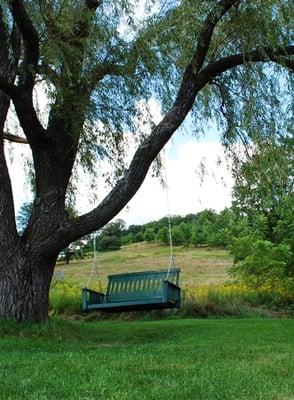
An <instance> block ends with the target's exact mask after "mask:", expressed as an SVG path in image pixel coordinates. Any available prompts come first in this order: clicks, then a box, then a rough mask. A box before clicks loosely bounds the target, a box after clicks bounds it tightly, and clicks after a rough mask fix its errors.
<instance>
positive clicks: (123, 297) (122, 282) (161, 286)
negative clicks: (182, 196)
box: [82, 177, 181, 312]
mask: <svg viewBox="0 0 294 400" xmlns="http://www.w3.org/2000/svg"><path fill="white" fill-rule="evenodd" d="M166 182H167V177H166ZM167 187H168V185H166V188H167ZM166 198H167V207H168V230H169V242H170V260H169V266H168V268H167V269H166V270H159V271H142V272H131V273H126V274H116V275H109V276H108V286H107V290H106V292H105V293H103V292H102V290H101V292H96V291H94V290H91V289H88V285H89V283H90V280H91V278H92V275H93V273H94V271H96V273H97V276H98V281H99V283H100V288H101V281H100V274H99V271H98V268H97V257H96V237H95V235H94V262H93V268H92V270H91V274H90V277H89V279H88V283H87V287H86V288H84V289H82V308H83V310H88V311H89V310H98V311H102V312H123V311H143V310H156V309H163V308H180V306H181V288H180V287H179V275H180V268H177V267H175V265H174V257H173V243H172V230H171V217H170V211H169V198H168V191H167V190H166Z"/></svg>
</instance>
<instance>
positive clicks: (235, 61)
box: [199, 46, 294, 80]
mask: <svg viewBox="0 0 294 400" xmlns="http://www.w3.org/2000/svg"><path fill="white" fill-rule="evenodd" d="M293 55H294V46H287V47H281V48H277V49H272V48H264V49H261V50H254V51H251V52H250V53H245V54H242V53H239V54H234V55H231V56H228V57H224V58H221V59H220V60H217V61H215V62H213V63H211V64H209V65H208V66H207V67H206V68H204V69H203V70H201V71H200V73H199V77H201V78H202V79H205V80H211V79H213V78H215V77H216V76H218V75H220V74H222V73H223V72H225V71H227V70H229V69H232V68H235V67H238V66H239V65H242V64H245V63H248V62H267V61H272V62H276V63H278V64H281V65H285V66H286V67H288V68H289V69H291V70H294V61H293V60H291V59H287V56H293Z"/></svg>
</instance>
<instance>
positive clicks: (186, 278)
mask: <svg viewBox="0 0 294 400" xmlns="http://www.w3.org/2000/svg"><path fill="white" fill-rule="evenodd" d="M174 252H175V255H176V257H175V261H176V265H177V266H179V267H181V271H182V273H181V285H182V286H183V287H193V286H198V285H203V284H206V285H211V284H212V285H215V284H221V283H223V282H225V281H227V279H228V274H227V270H228V268H229V267H231V266H232V263H233V261H232V257H231V256H230V255H229V252H228V251H227V250H222V249H211V248H194V247H179V246H177V247H175V249H174ZM97 261H98V268H99V272H100V274H101V280H102V283H103V285H104V286H106V284H107V275H109V274H117V273H124V272H133V271H145V270H147V271H148V270H157V269H163V268H167V267H168V262H169V247H168V246H159V245H157V244H147V243H136V244H131V245H128V246H124V247H122V249H121V250H118V251H109V252H100V253H98V254H97ZM92 265H93V259H85V260H80V261H75V260H73V261H71V262H70V264H68V265H65V264H61V263H58V264H57V266H56V271H61V270H63V271H64V274H65V279H69V280H74V281H76V282H79V283H80V285H81V286H83V285H85V284H86V282H87V280H88V278H89V275H90V271H91V268H92ZM94 279H95V277H94Z"/></svg>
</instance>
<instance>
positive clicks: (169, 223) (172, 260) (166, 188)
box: [162, 150, 175, 280]
mask: <svg viewBox="0 0 294 400" xmlns="http://www.w3.org/2000/svg"><path fill="white" fill-rule="evenodd" d="M162 152H163V164H164V166H163V167H164V171H165V176H164V181H165V193H166V205H167V219H168V235H169V248H170V256H169V265H168V269H167V274H166V280H168V278H169V275H170V271H171V269H172V268H174V266H175V260H174V251H173V237H172V228H171V213H170V201H169V182H168V177H167V166H166V157H165V150H163V151H162Z"/></svg>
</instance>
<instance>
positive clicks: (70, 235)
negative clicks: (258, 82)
mask: <svg viewBox="0 0 294 400" xmlns="http://www.w3.org/2000/svg"><path fill="white" fill-rule="evenodd" d="M293 52H294V46H289V47H287V48H284V49H278V50H273V49H266V51H253V52H251V53H249V54H247V55H243V54H237V55H233V56H229V57H226V58H224V59H221V60H219V61H217V62H215V63H213V64H211V65H209V66H208V67H206V68H204V69H203V70H202V71H201V72H200V73H199V74H198V76H195V74H194V71H193V67H192V65H191V64H190V65H189V66H188V67H187V69H186V71H185V73H184V76H183V80H182V83H181V86H180V89H179V91H178V96H177V98H176V100H175V102H174V105H173V106H172V108H171V110H170V111H169V112H168V113H167V114H166V116H165V117H164V118H163V120H162V121H161V122H160V123H159V124H158V125H157V126H156V127H155V128H154V129H153V130H152V132H151V134H150V136H149V137H148V138H147V139H146V140H145V141H144V142H143V143H142V144H141V145H140V146H139V148H138V149H137V151H136V153H135V155H134V157H133V160H132V162H131V164H130V167H129V169H128V170H127V171H126V173H125V176H124V177H123V178H122V179H121V180H120V181H119V182H118V184H117V185H116V186H115V187H114V189H112V191H111V192H110V193H109V194H108V195H107V196H106V197H105V198H104V200H103V201H102V202H101V203H100V205H99V206H98V207H97V208H95V209H93V210H92V211H90V212H89V213H87V214H84V215H82V216H80V217H78V218H76V219H75V220H74V221H72V222H71V223H70V226H69V227H68V228H66V230H65V231H66V239H67V241H69V240H70V241H74V240H76V239H77V238H79V237H81V236H83V235H86V234H88V233H89V232H93V231H94V230H97V229H99V228H100V227H102V226H103V225H104V224H106V223H107V222H109V221H110V220H111V219H112V218H113V217H114V216H115V215H116V214H117V213H118V212H119V211H120V210H121V209H122V208H123V207H124V206H125V205H126V204H127V203H128V201H129V200H130V199H131V198H132V197H133V195H134V194H135V193H136V192H137V190H138V189H139V187H140V186H141V184H142V182H143V180H144V178H145V176H146V174H147V172H148V169H149V167H150V165H151V163H152V162H153V160H154V159H155V157H156V156H157V154H158V153H159V152H160V151H161V150H162V148H163V147H164V145H165V144H166V143H167V141H168V140H169V139H170V138H171V136H172V135H173V133H174V132H175V131H176V129H177V128H178V127H179V126H180V125H181V123H182V122H183V121H184V119H185V118H186V116H187V114H188V112H189V111H190V109H191V108H192V106H193V104H194V101H195V98H196V96H197V93H198V92H199V91H200V90H201V89H202V88H203V87H204V86H205V85H206V84H207V83H209V82H210V81H211V79H213V78H214V77H216V76H217V75H220V74H221V73H223V72H225V71H226V70H227V69H230V68H234V67H236V66H238V65H241V64H243V63H245V62H249V61H275V60H277V59H278V57H279V56H285V55H286V54H293Z"/></svg>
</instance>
